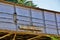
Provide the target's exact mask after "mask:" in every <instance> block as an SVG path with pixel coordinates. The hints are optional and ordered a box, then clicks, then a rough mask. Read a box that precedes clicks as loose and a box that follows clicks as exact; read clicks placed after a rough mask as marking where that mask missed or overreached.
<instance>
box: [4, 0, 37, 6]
mask: <svg viewBox="0 0 60 40" xmlns="http://www.w3.org/2000/svg"><path fill="white" fill-rule="evenodd" d="M5 1H9V2H15V3H18V4H22V5H25V6H32V7H36V5H34V4H33V2H32V1H27V0H5Z"/></svg>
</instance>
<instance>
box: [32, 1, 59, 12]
mask: <svg viewBox="0 0 60 40" xmlns="http://www.w3.org/2000/svg"><path fill="white" fill-rule="evenodd" d="M32 1H33V3H34V4H36V5H37V6H38V7H39V8H44V9H48V10H53V11H59V12H60V0H32Z"/></svg>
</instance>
